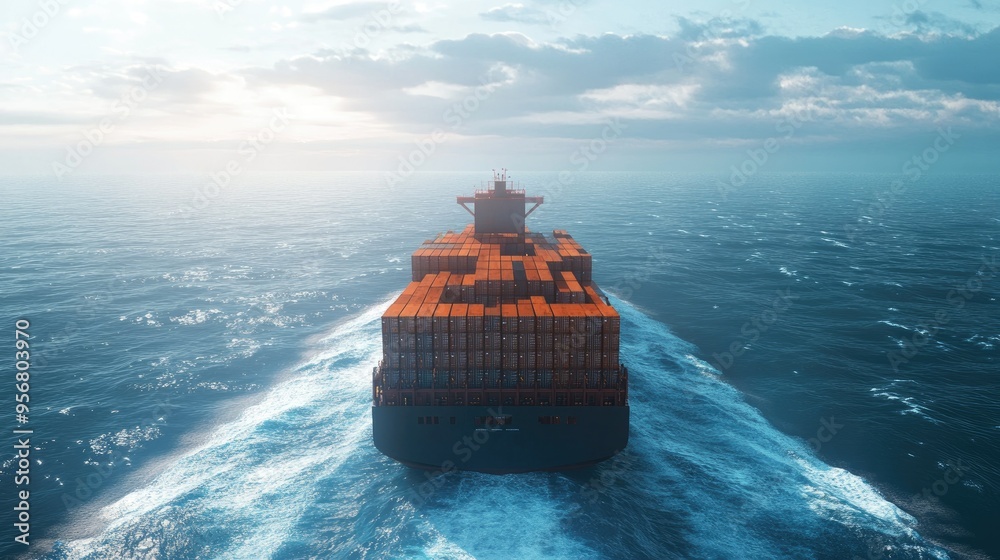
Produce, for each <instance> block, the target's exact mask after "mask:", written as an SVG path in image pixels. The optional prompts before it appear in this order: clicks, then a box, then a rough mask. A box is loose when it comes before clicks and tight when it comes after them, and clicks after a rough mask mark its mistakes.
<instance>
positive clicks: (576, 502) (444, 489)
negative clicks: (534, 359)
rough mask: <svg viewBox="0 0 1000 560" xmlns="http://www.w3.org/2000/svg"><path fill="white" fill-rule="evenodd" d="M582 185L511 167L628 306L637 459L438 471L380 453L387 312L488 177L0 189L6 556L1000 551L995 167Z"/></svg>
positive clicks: (360, 176) (537, 224) (25, 184)
mask: <svg viewBox="0 0 1000 560" xmlns="http://www.w3.org/2000/svg"><path fill="white" fill-rule="evenodd" d="M557 177H558V175H557V174H556V173H550V174H546V173H523V174H521V175H520V176H515V180H519V181H521V186H522V187H524V188H526V189H527V190H528V193H529V194H534V195H543V196H545V204H544V205H543V206H542V207H541V208H540V209H539V210H537V211H536V212H535V213H533V214H532V215H531V216H530V217H529V219H528V227H529V228H531V229H532V230H535V231H543V232H548V231H551V230H552V229H566V230H568V231H569V232H570V233H571V234H572V235H573V236H574V237H575V238H576V239H577V240H578V241H579V242H580V243H581V244H582V245H583V246H584V247H585V248H586V249H587V250H588V251H589V252H590V253H591V254H593V259H594V279H595V281H596V282H597V283H598V284H599V285H600V286H601V287H602V288H604V289H605V291H607V292H608V293H609V294H611V295H612V302H613V303H614V305H615V306H616V307H617V308H618V309H619V311H620V312H621V314H622V318H623V321H622V359H623V361H624V362H625V364H626V365H627V366H628V367H629V370H630V380H631V385H630V395H629V396H630V404H631V418H632V426H631V435H630V443H629V446H628V448H627V449H626V450H625V451H624V452H623V453H622V454H620V455H618V456H617V457H615V458H614V459H612V460H609V461H606V462H604V463H602V464H600V465H598V466H595V467H591V468H586V469H580V470H575V471H569V472H563V473H531V474H523V475H505V476H494V475H483V474H478V473H450V474H445V475H441V476H437V477H432V476H429V475H428V474H426V473H424V472H422V471H415V470H411V469H409V468H406V467H403V466H401V465H399V464H398V463H395V462H394V461H392V460H389V459H387V458H386V457H384V456H382V455H381V454H380V453H379V452H378V451H377V450H375V448H374V447H373V445H372V442H371V419H370V405H371V369H372V367H373V366H374V365H375V364H376V363H377V361H378V360H379V357H380V355H381V340H380V323H379V316H380V315H381V313H382V312H383V311H384V310H385V308H386V307H387V306H388V305H389V303H390V302H391V301H392V299H394V297H395V296H396V295H397V294H398V293H399V292H400V291H401V290H402V289H403V287H404V286H405V285H406V283H407V282H408V281H409V278H410V269H409V262H410V261H409V257H410V254H411V253H412V252H413V251H414V250H415V249H416V248H417V246H418V245H419V244H420V243H421V242H423V241H424V240H425V239H429V238H432V237H434V236H435V235H436V234H437V233H439V232H443V231H445V230H449V229H450V230H460V229H461V228H463V227H464V225H465V224H466V223H468V221H469V216H468V214H466V213H465V211H464V210H463V209H462V208H461V207H459V206H458V205H457V204H455V199H454V197H455V196H456V195H466V194H469V193H471V192H472V190H473V189H474V188H478V187H480V184H481V181H482V180H483V179H485V178H486V177H485V176H483V175H482V174H474V173H418V174H416V175H414V176H413V177H410V178H408V179H406V180H405V181H404V182H403V183H401V184H399V185H395V186H394V187H390V186H387V185H386V182H385V180H384V177H383V176H382V175H381V174H376V173H331V174H322V175H305V174H302V175H278V174H258V175H253V176H251V175H249V174H247V175H245V176H241V177H238V178H237V179H236V180H235V181H234V183H233V184H232V185H229V186H227V187H226V188H224V189H222V190H221V191H219V192H214V191H211V192H207V191H206V190H205V183H206V181H205V180H204V179H203V178H200V177H192V176H142V177H140V176H106V177H92V176H84V175H81V176H77V177H72V178H69V179H66V180H64V181H63V182H61V183H59V182H56V181H54V180H52V179H50V178H47V177H27V176H25V177H5V178H2V179H0V195H2V197H3V200H4V203H3V205H2V206H0V221H2V224H3V225H2V226H0V228H2V234H3V235H2V238H3V240H4V251H3V252H2V253H0V317H2V321H3V322H4V324H6V325H7V328H6V329H5V330H3V332H6V333H7V335H5V337H4V338H5V339H6V340H7V342H6V344H7V345H8V347H9V351H8V352H6V356H7V358H5V362H4V366H5V369H6V370H7V371H9V372H13V367H14V360H13V357H14V354H13V352H14V326H15V321H17V320H18V319H26V320H28V321H30V324H31V326H30V328H29V331H30V334H31V337H32V338H31V340H30V342H31V352H32V369H31V380H30V383H31V388H30V397H31V403H30V404H31V407H30V413H29V421H28V423H27V424H26V425H22V426H19V425H18V424H17V423H16V422H15V416H14V403H13V394H14V388H13V379H12V377H13V374H12V373H11V375H9V376H8V382H5V386H6V389H4V393H5V395H6V396H3V395H0V402H6V403H7V404H6V405H4V406H6V407H8V409H7V410H4V411H2V413H0V418H4V419H5V420H4V422H3V425H4V426H6V427H5V429H4V432H5V433H6V434H7V435H5V436H4V441H3V445H4V447H5V449H7V450H8V451H5V452H4V453H3V454H2V455H0V458H2V461H0V487H2V488H3V491H2V493H0V495H2V498H3V502H2V504H0V527H2V529H0V535H2V538H3V540H2V542H0V556H2V557H4V558H6V557H17V556H21V557H25V558H46V559H95V560H96V559H106V558H122V559H126V558H128V559H131V558H151V559H152V558H164V559H173V558H233V559H240V558H248V559H260V558H274V559H298V558H372V559H373V558H441V559H446V558H447V559H451V558H476V559H483V560H489V559H506V558H566V559H581V558H622V559H624V558H657V559H659V558H817V559H826V558H830V559H854V558H864V559H869V558H872V559H875V558H886V559H888V558H892V559H917V558H921V559H923V558H927V559H929V558H990V557H1000V536H998V535H997V532H996V529H997V527H1000V367H998V364H1000V362H998V358H1000V304H998V301H997V297H998V294H1000V278H998V277H1000V176H994V175H941V176H935V175H928V176H925V177H922V178H920V179H919V180H916V181H911V180H909V178H906V177H895V176H891V175H875V174H850V173H843V174H834V175H830V174H780V175H765V174H760V175H758V176H755V177H753V178H752V179H751V180H750V181H749V182H748V183H747V184H745V185H740V186H738V187H735V188H734V187H732V186H731V185H725V184H723V183H720V182H719V180H718V178H717V177H715V176H712V175H707V174H667V173H655V174H652V173H651V174H640V173H584V174H576V175H572V176H571V179H572V182H571V183H569V184H562V183H559V181H558V180H557ZM896 180H903V183H902V184H903V187H902V188H899V185H900V183H896V188H893V187H892V185H893V181H896ZM0 344H3V343H2V342H0ZM19 427H28V428H31V429H32V430H33V434H32V435H31V445H32V448H31V475H30V476H31V480H30V491H31V504H30V505H31V510H30V512H31V542H32V544H31V545H30V547H24V546H23V545H20V544H16V543H14V541H13V539H14V536H15V535H16V531H15V530H14V529H13V526H12V525H13V522H14V513H13V512H14V510H13V507H14V504H15V502H14V500H13V490H15V488H16V487H15V485H14V480H13V478H14V471H15V470H16V469H17V464H16V461H15V458H14V454H13V452H12V449H13V447H12V446H13V445H14V444H15V443H16V439H15V437H14V436H13V435H12V430H13V429H16V428H19ZM2 512H6V513H2Z"/></svg>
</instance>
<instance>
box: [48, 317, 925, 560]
mask: <svg viewBox="0 0 1000 560" xmlns="http://www.w3.org/2000/svg"><path fill="white" fill-rule="evenodd" d="M614 303H615V305H616V306H617V307H618V309H619V310H620V311H621V313H622V317H623V323H624V324H623V332H624V333H626V334H625V335H624V336H623V342H622V353H623V356H625V361H626V362H627V363H628V364H629V366H630V369H631V371H632V379H633V390H632V439H631V442H630V445H629V448H628V449H627V450H626V451H625V452H624V453H623V454H622V455H620V456H619V457H617V458H616V459H612V460H610V461H606V462H604V463H602V464H601V465H599V466H598V467H595V468H593V469H589V470H585V471H581V472H576V473H574V472H569V473H529V474H525V475H511V476H493V475H484V474H480V473H457V474H451V475H445V476H439V477H438V478H436V479H434V480H433V484H434V485H435V487H436V491H434V492H432V493H431V495H430V496H429V497H428V498H427V499H415V498H417V497H418V493H417V492H418V489H420V488H422V485H426V484H428V483H429V482H430V481H431V479H430V478H429V477H427V476H425V475H424V474H423V473H419V472H416V471H412V470H410V469H408V468H406V467H403V466H401V465H399V464H398V463H395V462H394V461H391V460H389V459H387V458H385V457H383V456H382V455H380V454H379V453H378V452H377V451H376V450H375V449H374V447H373V446H372V443H371V419H370V413H369V410H370V393H371V387H370V383H371V367H372V366H373V365H374V364H375V362H377V360H378V359H379V356H380V352H381V341H380V323H379V321H378V318H379V316H380V315H381V313H382V312H383V311H384V309H385V308H386V307H387V305H388V302H383V303H382V304H380V305H377V306H373V307H370V308H368V309H367V310H365V311H364V312H363V313H362V314H361V315H359V316H357V317H355V318H354V319H352V320H350V321H347V322H346V323H344V324H342V325H340V326H338V327H337V328H335V329H334V330H333V331H332V332H331V333H330V334H329V335H327V336H324V337H322V338H321V339H320V340H319V342H318V344H317V346H318V347H319V348H320V349H319V350H317V351H315V352H314V353H313V354H311V355H309V356H308V357H307V358H306V359H304V360H303V361H302V362H301V363H299V364H298V365H297V366H295V367H294V368H292V370H291V371H290V372H289V375H287V376H283V377H282V378H281V380H279V381H278V382H277V383H276V384H275V386H273V387H272V388H271V389H270V390H269V391H268V392H267V393H266V394H265V395H264V396H263V397H262V398H261V400H260V401H259V402H256V403H255V404H253V405H252V406H249V407H248V408H246V409H245V410H244V411H243V412H242V413H241V414H240V416H239V417H238V418H236V419H235V420H233V421H230V422H227V423H225V424H223V425H220V426H216V427H214V428H212V429H211V430H210V433H209V434H208V435H207V437H206V439H205V440H204V441H203V442H201V443H199V444H197V445H196V446H195V447H194V448H193V449H191V450H190V451H188V452H186V453H184V454H183V455H182V456H180V457H178V458H177V459H174V460H173V461H172V462H171V463H170V464H169V465H168V466H166V468H164V469H163V470H162V472H160V473H159V474H158V475H156V476H155V477H154V478H152V479H151V480H149V481H148V482H142V483H140V485H139V486H138V487H136V488H133V489H132V490H131V491H129V492H127V493H126V494H125V495H124V496H123V497H121V498H118V499H116V500H115V501H114V502H113V503H110V504H106V505H104V506H103V507H101V508H100V510H99V516H100V519H101V520H102V522H103V524H104V528H103V530H102V531H101V532H100V533H99V534H98V535H96V536H94V537H93V538H89V537H88V538H81V539H78V540H71V541H66V542H62V543H59V544H57V545H56V550H55V551H54V553H53V554H54V556H52V557H53V558H56V557H58V558H65V559H88V560H89V559H97V558H108V557H124V556H125V555H126V551H130V550H142V551H143V556H146V557H188V556H192V555H200V556H205V557H225V558H297V557H345V558H354V557H357V558H368V557H378V558H382V557H396V558H399V557H407V558H476V559H482V560H489V559H494V558H496V559H499V558H508V557H518V558H573V559H578V558H631V557H635V556H646V557H665V556H666V557H670V556H674V557H676V556H684V557H697V558H709V557H730V556H732V555H734V554H737V553H738V551H742V552H743V553H745V554H748V555H749V556H753V557H762V558H763V557H767V558H777V557H795V558H802V557H815V556H819V555H822V554H826V553H827V552H829V551H830V550H831V549H830V547H831V546H834V545H830V544H829V542H828V541H830V542H834V543H841V544H839V545H836V546H834V548H835V549H836V550H838V551H840V552H841V553H843V557H849V556H850V554H851V553H858V552H860V551H861V550H862V548H861V546H862V545H860V544H851V539H858V538H859V537H858V535H859V534H860V535H862V536H864V535H868V537H869V538H871V539H888V540H889V541H890V542H892V543H895V546H897V547H899V548H900V549H901V550H913V551H916V552H915V554H917V555H918V556H924V557H926V556H928V555H929V556H933V557H937V558H943V557H944V555H943V553H942V552H941V551H940V550H939V549H937V548H935V547H933V546H932V545H929V544H927V543H925V542H924V541H923V540H922V539H921V538H920V536H919V535H918V534H917V533H916V532H915V530H914V528H913V526H914V524H915V522H914V520H913V518H912V517H910V516H909V515H907V514H905V513H903V512H902V511H900V510H899V509H898V508H896V507H895V506H894V505H893V504H891V503H890V502H888V501H886V500H885V499H884V498H883V497H882V496H881V495H879V494H878V492H877V491H875V490H874V489H873V488H872V487H871V486H870V485H869V484H867V483H866V482H865V481H864V480H863V479H861V478H860V477H857V476H856V475H853V474H851V473H849V472H847V471H844V470H843V469H838V468H833V467H830V466H829V465H825V464H824V463H822V462H821V461H820V460H819V459H818V458H816V456H815V455H814V454H813V453H812V451H811V450H810V449H809V446H808V445H807V444H806V443H805V442H803V441H801V440H797V439H795V438H791V437H789V436H786V435H784V434H782V433H780V432H779V431H777V430H776V429H775V428H773V427H772V426H770V425H769V424H768V423H767V422H766V421H765V420H764V419H763V417H762V416H761V415H760V413H759V412H758V411H757V410H756V409H754V408H753V407H751V406H749V405H748V404H746V402H745V401H744V400H743V398H742V396H741V395H740V394H739V392H738V391H736V390H735V389H733V388H732V387H731V386H730V385H728V384H727V383H725V382H724V381H722V380H721V379H720V374H719V373H718V371H717V370H715V369H714V368H712V366H711V365H709V364H708V363H706V362H704V361H702V360H700V359H699V358H697V357H696V356H695V353H694V351H693V348H692V347H691V346H690V345H689V344H688V343H686V342H684V341H682V340H680V339H678V338H676V337H675V336H674V335H673V334H671V333H670V332H669V331H668V330H667V329H666V327H664V326H663V325H662V324H661V323H658V322H656V321H654V320H652V319H650V318H648V317H646V316H645V315H643V314H642V313H640V312H639V311H638V310H636V309H634V308H632V307H631V306H629V305H628V304H626V303H624V302H621V301H619V300H616V301H615V302H614ZM141 478H142V477H140V479H141ZM595 480H596V481H601V483H600V484H599V485H598V486H594V484H595V483H594V482H593V481H595ZM594 488H598V491H597V492H588V489H591V490H593V489H594ZM591 494H593V496H592V495H591ZM838 527H840V529H838ZM844 531H846V532H844ZM512 532H516V538H512V534H513V533H512ZM606 535H615V537H614V538H613V539H609V538H606ZM831 539H832V540H831ZM844 543H846V544H844ZM836 547H840V548H836Z"/></svg>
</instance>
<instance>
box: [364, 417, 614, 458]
mask: <svg viewBox="0 0 1000 560" xmlns="http://www.w3.org/2000/svg"><path fill="white" fill-rule="evenodd" d="M498 417H500V418H503V419H504V422H505V423H504V424H503V425H493V424H490V423H489V419H491V418H498ZM556 418H558V420H557V422H558V423H555V422H556V420H555V419H556ZM543 421H547V422H546V423H543ZM628 431H629V407H628V406H596V407H595V406H578V407H551V406H507V407H487V406H381V407H380V406H375V407H372V434H373V439H374V442H375V447H376V448H377V449H378V450H379V451H381V452H382V453H383V454H385V455H387V456H388V457H391V458H393V459H395V460H397V461H399V462H401V463H403V464H405V465H407V466H410V467H415V468H421V469H427V470H434V471H444V472H448V471H452V470H465V471H477V472H485V473H493V474H506V473H519V472H530V471H546V470H563V469H570V468H577V467H583V466H587V465H591V464H594V463H597V462H600V461H603V460H605V459H608V458H610V457H612V456H614V455H615V454H616V453H618V452H619V451H621V450H623V449H624V448H625V446H626V445H627V444H628Z"/></svg>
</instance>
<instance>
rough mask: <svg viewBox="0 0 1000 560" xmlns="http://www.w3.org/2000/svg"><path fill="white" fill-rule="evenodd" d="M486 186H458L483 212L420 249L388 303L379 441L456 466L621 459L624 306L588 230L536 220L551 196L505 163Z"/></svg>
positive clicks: (403, 458)
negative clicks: (573, 231)
mask: <svg viewBox="0 0 1000 560" xmlns="http://www.w3.org/2000/svg"><path fill="white" fill-rule="evenodd" d="M485 187H486V188H482V189H480V190H477V191H476V192H475V193H474V196H459V197H458V203H459V204H460V205H462V207H464V208H465V209H466V210H467V211H468V212H469V213H470V214H472V217H473V223H471V224H469V225H468V226H466V227H465V229H463V230H462V231H460V232H457V233H456V232H452V231H449V232H447V233H444V234H439V235H438V237H437V238H436V239H433V240H430V241H425V242H424V243H423V245H421V246H420V247H419V248H418V249H417V250H416V252H414V253H413V256H412V259H411V261H412V262H411V264H412V281H411V282H410V283H409V285H407V286H406V288H405V289H404V290H403V292H402V294H401V295H400V296H399V297H398V298H397V299H396V300H395V301H394V302H393V303H392V304H391V305H390V306H389V308H388V310H387V311H386V312H385V313H384V314H383V315H382V360H381V361H380V362H379V364H378V366H377V367H375V368H374V369H373V372H372V398H373V405H372V437H373V439H374V443H375V447H376V448H377V449H378V450H379V451H381V452H382V453H383V454H385V455H386V456H388V457H390V458H392V459H395V460H397V461H399V462H401V463H403V464H405V465H408V466H411V467H417V468H423V469H429V470H439V471H444V472H447V471H451V470H469V471H479V472H487V473H497V474H503V473H517V472H528V471H539V470H562V469H569V468H574V467H582V466H586V465H590V464H594V463H597V462H599V461H603V460H605V459H608V458H610V457H612V456H613V455H615V454H616V453H618V452H619V451H621V450H622V449H624V448H625V446H626V445H627V443H628V432H629V406H628V371H627V369H626V368H625V367H624V366H623V365H622V364H621V363H620V362H619V335H620V332H621V318H620V316H619V315H618V312H617V311H615V309H614V308H613V307H612V306H611V304H610V302H609V301H608V299H607V297H605V296H604V294H603V293H602V292H601V291H600V289H599V288H598V286H597V285H596V284H595V283H594V282H593V280H592V278H591V255H590V254H589V253H588V252H587V251H585V250H584V249H583V247H581V246H580V244H579V243H577V242H576V240H574V239H573V238H572V237H571V236H570V235H569V234H568V233H567V232H566V231H565V230H555V231H553V232H552V235H551V236H545V235H543V234H540V233H534V232H531V231H530V230H529V229H528V228H526V227H525V219H526V218H527V216H528V215H529V214H531V212H533V211H534V210H535V209H537V208H538V207H539V205H541V204H542V202H543V197H529V196H526V194H525V191H524V190H523V189H520V188H515V185H514V184H513V182H512V181H510V180H508V176H507V174H506V171H501V172H499V173H497V172H495V173H494V174H493V180H492V181H488V184H487V185H485ZM529 204H530V205H532V206H531V208H530V209H529V208H528V205H529Z"/></svg>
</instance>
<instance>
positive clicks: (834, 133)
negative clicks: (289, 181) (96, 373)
mask: <svg viewBox="0 0 1000 560" xmlns="http://www.w3.org/2000/svg"><path fill="white" fill-rule="evenodd" d="M814 4H816V3H805V2H779V1H775V0H703V1H701V2H697V3H695V2H674V1H663V0H659V1H654V0H639V1H632V0H618V1H611V0H523V1H521V2H516V3H504V2H503V1H502V0H501V1H481V0H463V1H462V2H457V1H455V2H446V1H435V0H429V1H427V2H408V1H402V2H380V1H375V2H369V1H354V2H343V1H336V0H291V1H287V2H268V1H264V0H155V1H154V0H4V2H3V4H2V7H0V32H2V33H3V35H4V37H3V40H2V41H0V68H2V72H0V144H2V145H0V172H2V170H6V171H7V172H10V173H42V174H46V173H47V174H56V175H59V174H60V173H63V174H65V173H105V172H170V171H186V172H188V171H189V172H195V173H201V172H205V171H206V170H210V169H213V168H218V167H219V165H220V162H223V163H224V162H226V161H228V160H230V159H232V158H233V157H234V154H241V155H240V157H241V158H243V159H242V160H241V161H244V162H245V163H246V164H247V165H252V166H256V167H258V168H260V169H290V170H291V169H303V170H348V169H351V170H353V169H365V170H376V171H380V170H386V169H395V168H397V167H398V166H399V165H400V163H399V160H400V158H401V157H403V158H405V157H409V156H411V155H412V154H413V153H414V150H417V151H420V150H423V151H425V152H428V153H429V155H428V156H427V157H426V158H419V157H418V158H416V159H418V160H419V159H425V160H426V161H425V162H424V163H423V164H422V165H423V168H424V169H428V170H447V169H463V170H464V169H469V170H473V169H490V168H493V167H498V166H500V165H506V166H507V167H509V168H514V169H532V170H558V169H563V168H566V167H567V166H571V165H573V164H571V163H570V162H571V161H572V158H574V157H576V158H577V161H579V158H580V154H584V155H586V156H588V157H589V156H590V155H594V156H598V155H599V157H594V158H592V159H593V168H594V169H638V170H672V169H677V170H681V171H713V170H720V172H721V171H722V170H725V169H727V168H729V166H730V165H733V164H739V163H740V162H741V161H743V160H745V159H746V158H747V157H749V156H748V152H747V150H751V151H753V150H760V149H763V148H765V146H766V147H768V148H769V149H770V154H769V158H770V161H771V162H772V163H769V165H770V166H771V168H772V169H774V170H775V171H780V170H817V171H826V170H842V171H843V170H855V169H856V170H860V171H886V172H893V171H897V170H898V169H899V168H900V166H901V165H902V164H903V162H904V161H905V160H906V159H907V158H908V157H910V156H912V155H914V154H920V153H921V151H922V150H923V149H925V148H927V147H928V146H932V145H933V142H934V141H935V138H936V137H937V136H938V135H939V134H941V132H940V131H948V130H950V131H951V132H950V134H951V135H952V136H953V137H957V140H956V141H955V143H954V145H953V146H952V150H951V151H952V153H951V154H949V157H948V158H947V159H948V164H947V166H946V167H947V168H948V169H953V170H957V171H962V170H969V171H995V170H996V169H997V167H996V163H995V161H996V160H997V158H996V157H995V154H996V153H997V148H998V147H1000V136H998V131H1000V126H998V125H1000V58H998V56H1000V2H994V1H990V0H948V1H947V2H946V1H944V0H887V1H885V2H871V1H869V0H838V1H837V2H823V3H822V6H815V5H814ZM770 139H773V140H771V141H770V142H769V140H770ZM588 149H591V150H594V151H596V152H599V154H596V153H590V152H587V150H588ZM430 152H432V153H430ZM758 153H759V152H758ZM251 154H252V156H253V157H251ZM251 160H252V161H251ZM942 160H944V158H942Z"/></svg>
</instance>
